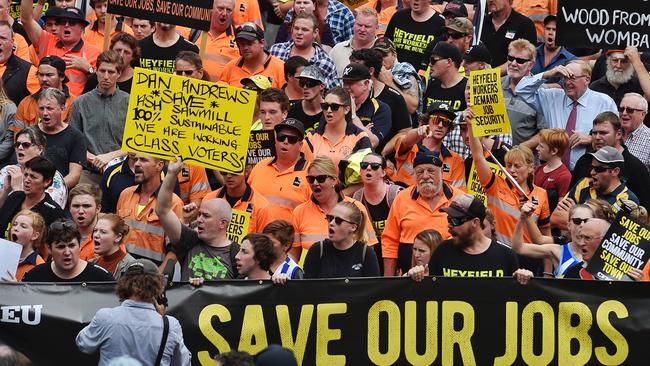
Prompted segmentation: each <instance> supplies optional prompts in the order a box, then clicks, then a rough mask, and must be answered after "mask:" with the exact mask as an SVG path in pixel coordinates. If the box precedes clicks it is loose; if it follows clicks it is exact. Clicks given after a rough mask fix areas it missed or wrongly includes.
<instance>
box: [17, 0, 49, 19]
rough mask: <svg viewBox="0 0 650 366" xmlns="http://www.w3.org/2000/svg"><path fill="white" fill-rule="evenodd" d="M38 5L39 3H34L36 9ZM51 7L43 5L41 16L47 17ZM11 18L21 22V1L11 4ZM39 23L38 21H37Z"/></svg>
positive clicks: (47, 4)
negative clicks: (46, 14)
mask: <svg viewBox="0 0 650 366" xmlns="http://www.w3.org/2000/svg"><path fill="white" fill-rule="evenodd" d="M37 4H38V1H34V7H36V5H37ZM49 7H50V4H49V3H47V2H46V3H45V4H43V10H42V11H41V16H43V15H45V12H46V11H47V9H48V8H49ZM9 16H10V17H12V18H14V19H15V20H20V1H12V2H10V3H9ZM36 20H37V21H38V19H36Z"/></svg>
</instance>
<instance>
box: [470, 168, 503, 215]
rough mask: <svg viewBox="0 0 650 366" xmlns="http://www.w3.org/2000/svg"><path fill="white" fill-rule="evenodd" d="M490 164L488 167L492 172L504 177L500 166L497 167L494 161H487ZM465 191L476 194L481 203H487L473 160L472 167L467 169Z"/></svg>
mask: <svg viewBox="0 0 650 366" xmlns="http://www.w3.org/2000/svg"><path fill="white" fill-rule="evenodd" d="M488 165H489V166H490V169H491V170H492V171H493V172H494V174H496V175H498V176H500V177H502V178H505V176H506V175H505V173H504V172H503V170H501V168H499V166H498V165H496V164H494V163H488ZM467 193H469V194H471V195H473V196H476V197H478V198H480V199H481V201H483V204H484V205H485V207H487V205H488V199H487V194H485V190H484V189H483V186H482V185H481V181H480V180H479V179H478V172H477V171H476V166H475V165H474V162H472V169H471V170H470V171H469V179H468V180H467Z"/></svg>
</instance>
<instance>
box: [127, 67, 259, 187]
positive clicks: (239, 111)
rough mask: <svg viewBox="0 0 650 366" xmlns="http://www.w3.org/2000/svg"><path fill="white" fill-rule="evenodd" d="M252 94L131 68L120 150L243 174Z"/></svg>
mask: <svg viewBox="0 0 650 366" xmlns="http://www.w3.org/2000/svg"><path fill="white" fill-rule="evenodd" d="M255 97H256V93H255V92H254V91H251V90H245V89H240V88H235V87H232V86H228V85H222V84H215V83H211V82H207V81H202V80H196V79H190V78H186V77H182V76H176V75H171V74H166V73H161V72H157V71H150V70H145V69H140V68H137V69H136V70H135V73H134V74H133V86H132V87H131V97H130V99H129V111H128V114H127V118H126V125H125V127H124V138H123V140H122V141H123V142H122V149H123V150H125V151H132V152H135V153H141V154H145V155H151V156H156V157H159V158H162V159H168V160H170V159H173V158H174V157H175V156H180V157H181V158H182V159H183V162H185V163H187V164H193V165H198V166H202V167H206V168H211V169H216V170H219V171H222V172H227V173H233V174H240V175H241V174H244V168H245V166H246V156H247V154H248V140H249V137H250V129H251V120H252V118H253V109H254V106H255Z"/></svg>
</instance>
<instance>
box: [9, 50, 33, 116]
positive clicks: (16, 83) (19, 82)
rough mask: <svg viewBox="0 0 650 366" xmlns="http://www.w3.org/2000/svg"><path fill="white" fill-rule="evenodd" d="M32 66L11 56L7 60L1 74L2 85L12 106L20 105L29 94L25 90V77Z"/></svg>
mask: <svg viewBox="0 0 650 366" xmlns="http://www.w3.org/2000/svg"><path fill="white" fill-rule="evenodd" d="M31 67H32V64H30V63H29V62H27V61H25V60H23V59H21V58H20V57H18V56H16V55H14V54H12V55H11V57H9V60H7V68H6V69H5V72H4V74H2V83H3V85H4V89H5V93H7V96H8V97H9V99H11V100H12V101H13V102H14V104H16V105H18V104H20V101H21V100H23V98H25V97H26V96H28V95H30V94H31V93H30V92H29V90H27V77H28V76H29V69H30V68H31Z"/></svg>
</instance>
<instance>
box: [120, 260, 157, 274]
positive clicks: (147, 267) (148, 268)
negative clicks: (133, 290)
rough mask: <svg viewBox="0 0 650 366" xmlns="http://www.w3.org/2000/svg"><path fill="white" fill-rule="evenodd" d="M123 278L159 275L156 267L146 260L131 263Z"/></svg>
mask: <svg viewBox="0 0 650 366" xmlns="http://www.w3.org/2000/svg"><path fill="white" fill-rule="evenodd" d="M122 273H123V275H124V276H137V275H143V274H148V275H159V274H160V272H159V271H158V266H156V265H155V264H154V263H153V262H152V261H150V260H148V259H136V260H135V261H133V262H131V264H129V265H128V266H127V267H126V269H125V270H124V272H122Z"/></svg>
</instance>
